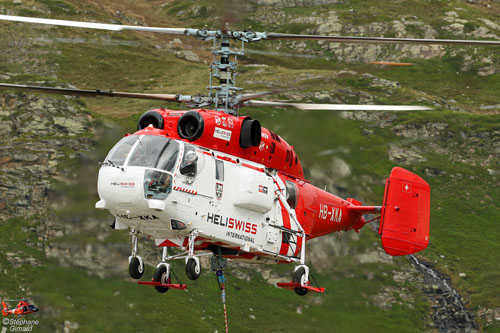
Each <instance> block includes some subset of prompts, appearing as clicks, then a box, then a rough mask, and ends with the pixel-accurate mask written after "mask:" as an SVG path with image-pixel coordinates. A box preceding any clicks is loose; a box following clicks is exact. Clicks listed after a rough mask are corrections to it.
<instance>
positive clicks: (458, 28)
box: [444, 23, 464, 36]
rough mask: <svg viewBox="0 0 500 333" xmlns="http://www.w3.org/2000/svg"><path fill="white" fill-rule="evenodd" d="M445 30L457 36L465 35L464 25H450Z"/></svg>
mask: <svg viewBox="0 0 500 333" xmlns="http://www.w3.org/2000/svg"><path fill="white" fill-rule="evenodd" d="M444 29H445V30H447V31H449V32H450V33H451V34H452V35H455V36H458V35H462V34H463V33H464V25H463V24H461V23H453V24H450V25H448V26H445V27H444Z"/></svg>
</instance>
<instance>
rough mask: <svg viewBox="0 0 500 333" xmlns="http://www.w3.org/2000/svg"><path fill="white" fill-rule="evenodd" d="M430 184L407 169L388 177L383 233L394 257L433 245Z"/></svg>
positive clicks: (383, 207)
mask: <svg viewBox="0 0 500 333" xmlns="http://www.w3.org/2000/svg"><path fill="white" fill-rule="evenodd" d="M429 221H430V186H429V184H427V182H426V181H425V180H423V179H422V178H420V177H419V176H417V175H415V174H413V173H411V172H410V171H408V170H405V169H403V168H399V167H396V168H394V169H392V171H391V175H390V177H389V179H387V180H386V184H385V194H384V203H383V204H382V215H381V218H380V229H379V234H381V235H382V246H383V247H384V250H385V252H387V253H388V254H390V255H393V256H401V255H406V254H413V253H416V252H419V251H422V250H423V249H425V248H426V247H427V245H428V244H429Z"/></svg>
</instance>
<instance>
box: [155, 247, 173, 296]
mask: <svg viewBox="0 0 500 333" xmlns="http://www.w3.org/2000/svg"><path fill="white" fill-rule="evenodd" d="M171 280H172V279H171V278H170V264H169V263H168V262H167V247H166V246H164V247H163V253H162V256H161V262H160V263H159V264H158V266H156V270H155V273H154V275H153V281H154V282H160V283H161V284H170V282H171ZM155 289H156V291H157V292H159V293H166V292H167V291H168V287H163V286H155Z"/></svg>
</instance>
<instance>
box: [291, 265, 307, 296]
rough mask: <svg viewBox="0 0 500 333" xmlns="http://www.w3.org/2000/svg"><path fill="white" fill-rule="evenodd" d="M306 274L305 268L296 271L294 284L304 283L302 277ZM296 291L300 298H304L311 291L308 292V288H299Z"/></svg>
mask: <svg viewBox="0 0 500 333" xmlns="http://www.w3.org/2000/svg"><path fill="white" fill-rule="evenodd" d="M305 274H306V270H305V269H304V267H300V268H299V269H297V270H296V271H295V273H293V282H294V283H300V282H301V281H302V276H303V275H305ZM294 290H295V293H296V294H297V295H299V296H304V295H305V294H307V293H308V292H309V290H307V289H306V288H299V287H297V288H295V289H294Z"/></svg>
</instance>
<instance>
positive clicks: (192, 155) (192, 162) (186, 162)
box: [180, 144, 198, 177]
mask: <svg viewBox="0 0 500 333" xmlns="http://www.w3.org/2000/svg"><path fill="white" fill-rule="evenodd" d="M197 162H198V155H196V150H195V148H194V147H193V146H191V145H188V144H186V145H185V146H184V155H183V156H182V162H181V166H180V172H181V174H183V175H184V176H189V177H194V176H196V170H197Z"/></svg>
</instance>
